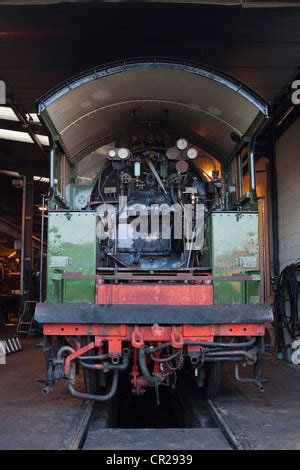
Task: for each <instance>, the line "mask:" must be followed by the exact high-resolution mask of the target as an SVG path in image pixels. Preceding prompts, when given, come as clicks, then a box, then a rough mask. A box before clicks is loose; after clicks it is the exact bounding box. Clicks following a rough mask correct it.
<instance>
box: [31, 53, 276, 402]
mask: <svg viewBox="0 0 300 470" xmlns="http://www.w3.org/2000/svg"><path fill="white" fill-rule="evenodd" d="M38 110H39V114H40V116H41V119H42V120H43V121H44V123H45V125H46V126H47V127H48V129H49V133H50V137H51V141H52V146H51V174H50V193H51V195H50V196H51V197H50V200H49V214H48V265H47V294H46V301H45V302H43V303H39V304H38V305H37V308H36V313H35V318H36V320H37V321H38V322H39V323H41V324H42V325H43V330H44V335H45V357H46V376H47V377H46V387H45V389H44V391H45V392H46V393H48V392H49V391H51V390H52V389H53V385H54V383H55V382H56V381H57V380H60V379H62V378H66V379H67V383H68V387H69V390H70V392H71V393H72V394H73V395H75V396H77V397H82V398H90V399H95V400H97V401H104V400H109V399H110V398H111V397H112V396H113V395H114V394H115V393H116V391H117V388H118V380H119V375H120V374H121V373H127V374H130V375H131V383H132V390H133V393H134V394H136V395H139V394H141V393H143V392H144V391H145V390H146V389H147V387H155V388H156V390H157V394H158V392H159V387H160V386H161V385H169V386H170V387H174V386H175V384H176V379H177V375H178V374H180V373H181V372H182V371H183V370H184V371H188V372H189V373H190V374H191V376H194V378H195V380H196V382H197V384H198V385H199V387H202V388H204V389H205V391H206V394H207V395H212V394H215V393H217V391H218V388H219V386H220V382H221V375H222V364H223V363H224V362H234V363H235V375H236V378H237V379H238V380H240V381H246V382H251V383H254V384H255V385H257V386H258V388H259V389H260V390H263V385H262V383H261V370H260V364H261V356H262V354H263V350H264V343H263V338H264V333H265V325H266V323H268V322H270V321H271V320H272V314H271V311H270V308H269V307H267V306H266V305H263V302H262V301H261V298H260V258H259V227H258V225H259V220H258V205H257V198H256V188H255V172H254V158H255V157H254V148H255V139H256V135H257V133H258V132H259V130H260V128H261V126H262V125H263V123H264V122H265V119H266V116H267V106H266V103H264V102H263V100H262V99H260V98H259V97H258V96H257V95H255V93H253V92H252V91H251V90H249V89H247V88H246V87H244V86H243V85H242V84H240V83H236V82H235V81H233V80H232V79H230V78H229V77H226V76H224V75H221V74H216V73H215V72H212V71H210V70H208V69H207V68H203V67H200V66H198V65H195V64H186V63H181V62H179V61H169V60H168V61H167V60H155V61H151V60H145V61H142V62H137V61H127V62H126V63H122V64H113V65H109V66H107V67H102V68H99V69H95V70H93V71H92V72H87V73H86V74H83V75H82V76H80V77H75V78H74V79H73V80H70V81H69V82H68V84H67V85H62V86H60V87H58V88H57V89H55V90H53V91H52V92H50V93H49V94H48V95H47V96H45V97H43V98H42V99H41V100H39V104H38ZM241 364H247V365H250V366H252V367H253V376H252V377H251V378H249V377H248V378H242V377H240V373H239V367H240V365H241ZM80 368H81V369H83V372H84V377H85V386H86V390H85V391H80V390H78V388H77V386H76V376H77V373H78V372H79V369H80ZM101 387H102V388H101ZM103 387H107V389H103ZM100 390H101V391H100Z"/></svg>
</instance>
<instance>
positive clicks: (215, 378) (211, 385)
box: [204, 362, 223, 398]
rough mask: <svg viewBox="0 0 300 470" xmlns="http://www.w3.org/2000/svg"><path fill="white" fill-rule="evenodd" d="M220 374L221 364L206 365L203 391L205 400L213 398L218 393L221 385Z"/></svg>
mask: <svg viewBox="0 0 300 470" xmlns="http://www.w3.org/2000/svg"><path fill="white" fill-rule="evenodd" d="M222 372H223V363H222V362H211V363H210V364H208V367H207V373H206V380H205V389H204V393H205V396H206V398H210V397H212V398H213V397H215V396H216V395H217V394H218V393H219V391H220V388H221V383H222Z"/></svg>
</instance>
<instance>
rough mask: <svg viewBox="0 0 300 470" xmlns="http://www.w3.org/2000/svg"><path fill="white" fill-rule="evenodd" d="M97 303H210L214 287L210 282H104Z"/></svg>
mask: <svg viewBox="0 0 300 470" xmlns="http://www.w3.org/2000/svg"><path fill="white" fill-rule="evenodd" d="M96 303H97V304H129V303H130V304H135V305H147V304H151V305H162V304H163V305H201V304H202V305H209V304H212V303H213V287H212V285H209V284H203V285H201V284H195V285H176V284H173V285H166V284H154V285H149V284H132V283H130V284H126V285H124V284H122V285H116V284H102V283H99V284H98V285H97V290H96Z"/></svg>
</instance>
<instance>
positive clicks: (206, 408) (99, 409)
mask: <svg viewBox="0 0 300 470" xmlns="http://www.w3.org/2000/svg"><path fill="white" fill-rule="evenodd" d="M133 400H139V398H136V397H135V398H133ZM174 400H175V402H176V410H177V411H176V412H177V413H178V416H177V418H178V423H179V425H177V426H174V423H173V425H172V427H161V426H164V425H165V423H164V422H163V419H164V417H163V416H162V423H161V426H160V427H157V428H156V427H154V426H153V423H152V426H151V427H148V426H147V422H146V423H145V422H144V421H142V423H141V424H142V426H140V425H139V427H132V426H130V423H128V424H129V425H128V426H126V425H125V426H124V421H123V422H122V423H118V422H117V421H116V417H115V416H114V410H116V409H118V406H120V402H118V401H117V400H115V401H112V402H106V403H101V404H99V403H95V402H92V401H86V402H84V403H83V404H82V406H81V407H79V409H78V416H77V417H76V422H74V423H73V426H72V428H71V429H70V430H69V431H68V433H67V434H66V436H65V439H64V442H63V445H62V447H61V449H66V450H80V449H83V450H96V449H104V450H119V451H121V450H122V451H123V450H149V449H151V450H153V449H161V450H175V451H176V450H217V449H221V450H232V449H235V450H253V449H254V446H253V445H252V444H251V442H249V440H248V439H247V437H246V436H245V435H244V433H243V432H242V430H241V429H240V427H239V425H238V422H237V421H236V420H235V419H234V417H232V416H230V415H229V414H228V412H227V410H225V409H223V408H222V407H221V406H220V405H219V404H218V401H217V400H215V399H206V398H204V397H202V396H201V393H200V391H199V389H197V388H196V387H194V386H193V385H191V384H190V385H189V386H187V385H186V384H183V385H181V386H179V387H178V388H177V390H176V394H175V397H174ZM123 405H124V404H123ZM141 409H142V407H141ZM150 413H151V411H150ZM141 420H143V416H142V415H141ZM144 424H146V425H145V426H143V425H144ZM166 426H167V424H166ZM154 429H155V432H153V430H154Z"/></svg>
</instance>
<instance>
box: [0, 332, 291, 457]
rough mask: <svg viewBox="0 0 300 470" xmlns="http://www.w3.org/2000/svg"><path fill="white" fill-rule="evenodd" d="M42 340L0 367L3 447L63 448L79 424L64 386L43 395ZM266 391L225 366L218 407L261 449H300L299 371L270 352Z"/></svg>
mask: <svg viewBox="0 0 300 470" xmlns="http://www.w3.org/2000/svg"><path fill="white" fill-rule="evenodd" d="M40 342H41V339H38V340H37V339H32V340H22V345H23V346H24V349H23V351H22V352H19V353H16V354H14V355H11V356H8V357H7V364H6V365H5V366H4V365H3V366H0V422H1V426H0V449H63V448H66V447H67V444H68V440H69V439H70V430H71V428H72V426H73V427H74V426H75V425H76V423H77V422H78V418H79V417H80V413H81V407H82V404H83V402H82V401H81V400H79V399H76V398H73V397H72V396H70V394H69V393H68V391H67V388H66V386H65V384H64V383H62V382H61V383H59V384H57V385H56V388H55V393H53V394H51V395H48V396H44V395H42V393H41V389H42V387H43V384H41V383H38V382H36V380H37V379H42V378H44V362H43V354H42V351H41V349H40V348H39V347H37V345H38V344H39V343H40ZM263 373H264V377H265V378H266V379H267V380H268V383H266V384H265V393H263V394H262V393H260V392H259V391H258V390H257V389H256V388H255V387H254V386H252V385H241V384H238V383H237V382H236V381H235V380H234V379H233V378H232V371H231V370H230V368H227V369H226V371H225V376H224V388H223V391H222V393H221V395H220V397H219V398H218V404H219V406H221V407H222V408H223V410H224V412H225V413H226V414H227V415H228V419H229V421H230V423H231V425H232V426H237V427H238V428H239V430H240V432H242V433H243V434H244V435H245V438H246V439H248V440H249V441H250V442H252V443H253V446H254V447H255V448H257V449H300V406H299V405H300V393H299V392H300V367H297V366H292V365H290V364H286V363H283V362H279V361H276V360H275V359H274V357H273V356H271V355H270V354H266V355H265V357H264V367H263Z"/></svg>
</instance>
